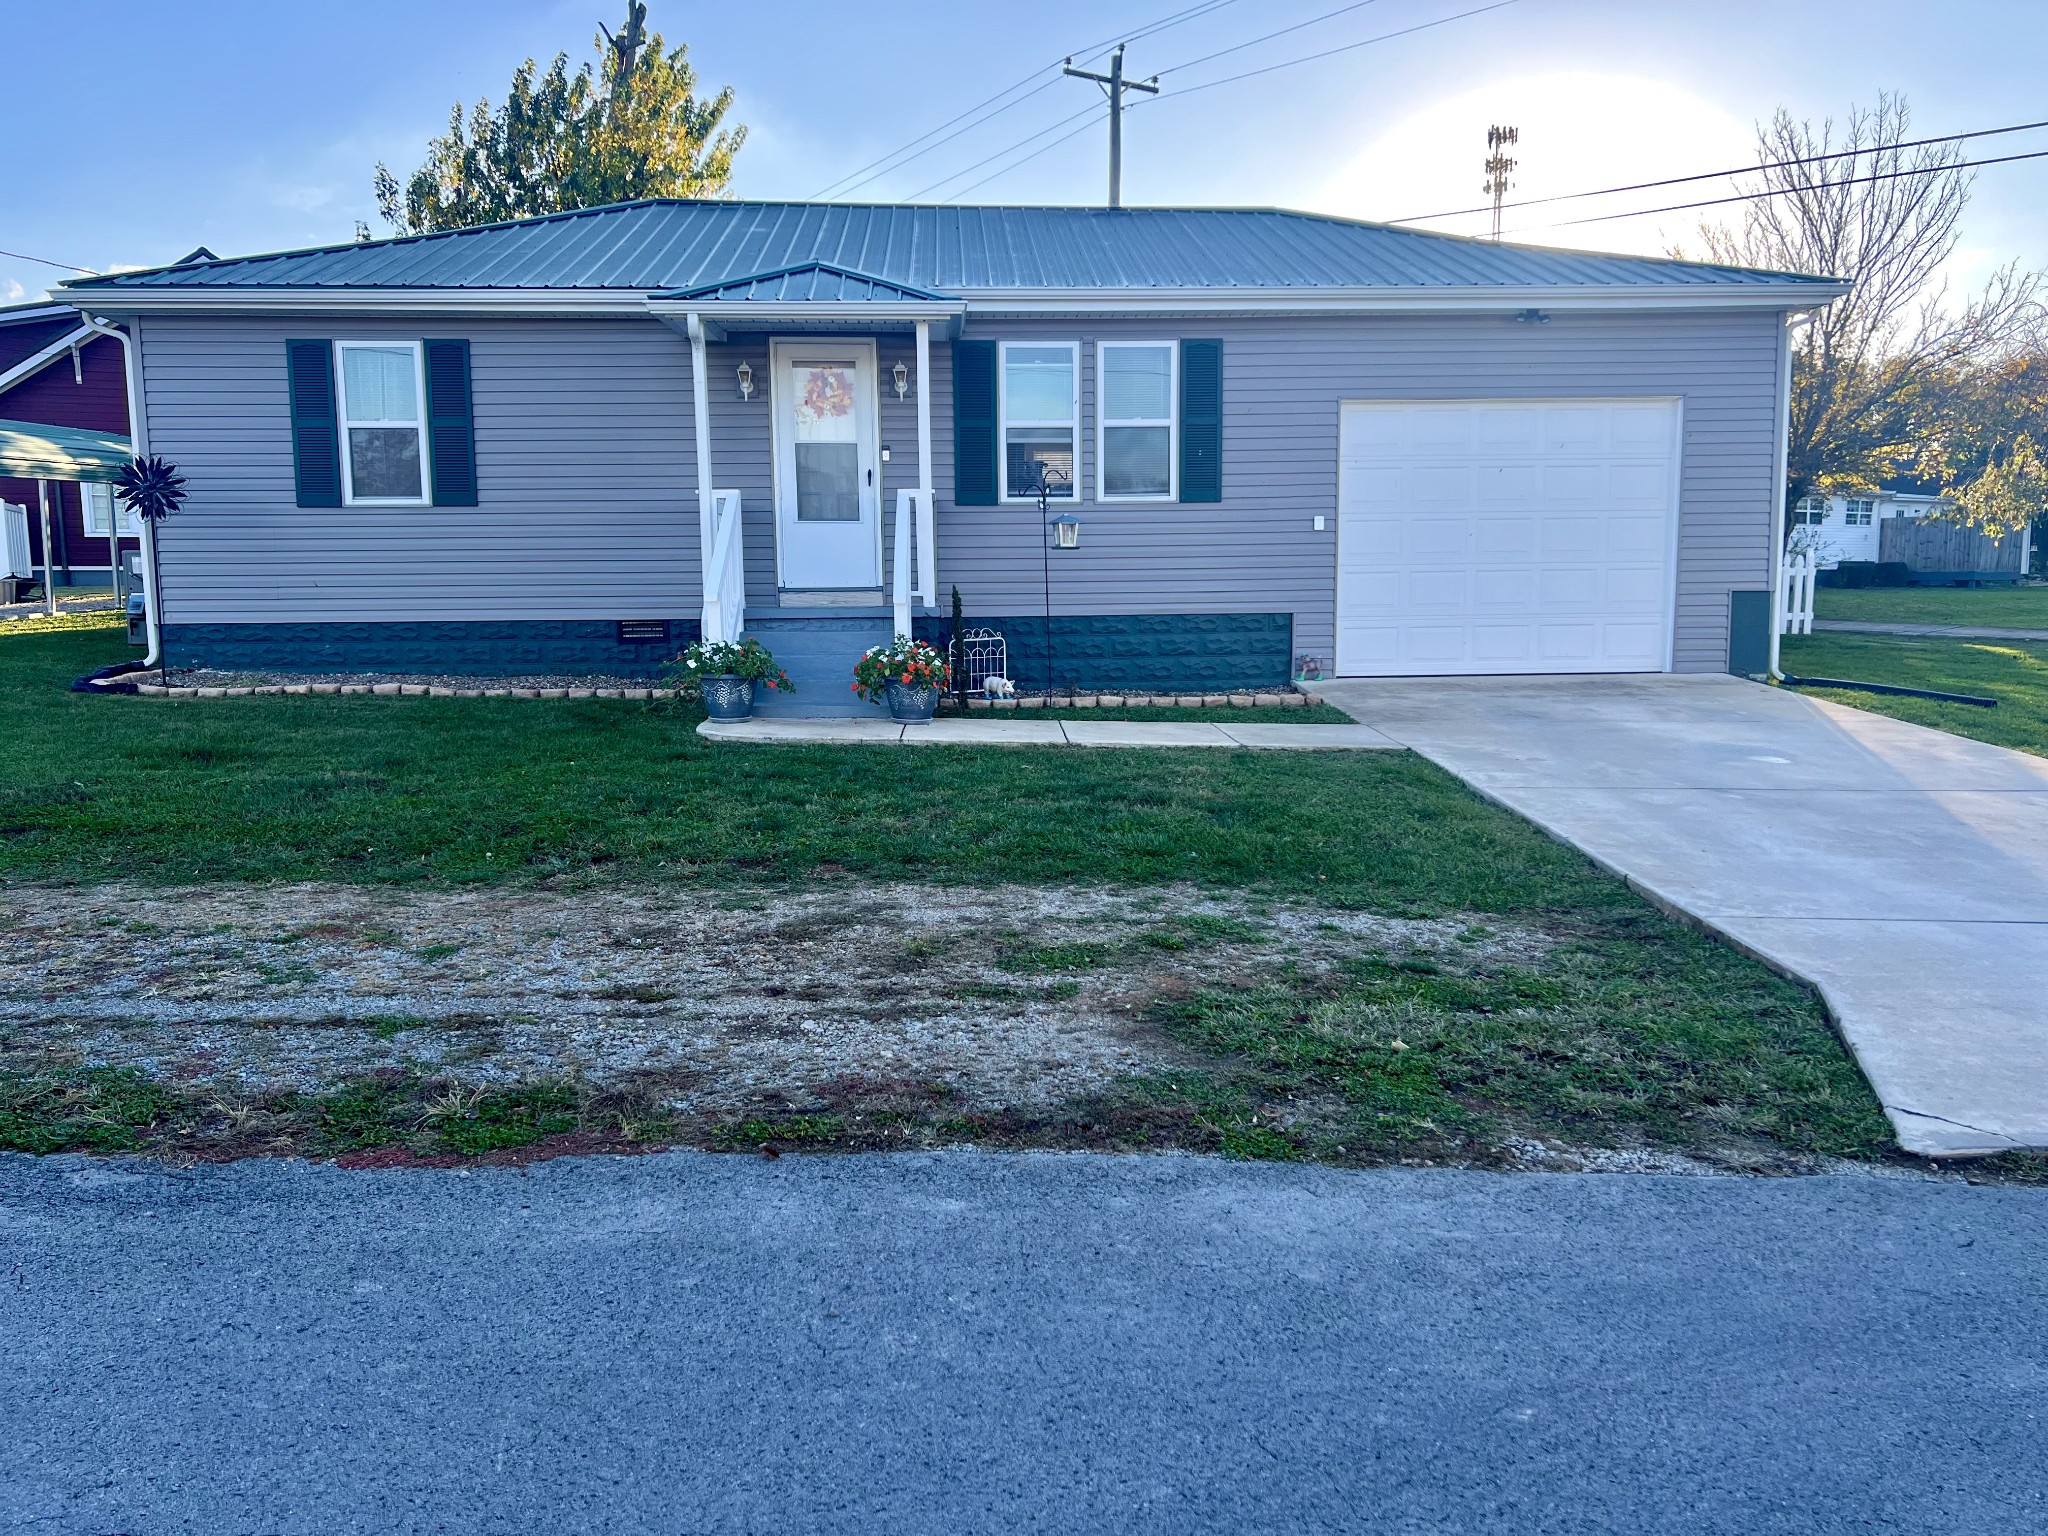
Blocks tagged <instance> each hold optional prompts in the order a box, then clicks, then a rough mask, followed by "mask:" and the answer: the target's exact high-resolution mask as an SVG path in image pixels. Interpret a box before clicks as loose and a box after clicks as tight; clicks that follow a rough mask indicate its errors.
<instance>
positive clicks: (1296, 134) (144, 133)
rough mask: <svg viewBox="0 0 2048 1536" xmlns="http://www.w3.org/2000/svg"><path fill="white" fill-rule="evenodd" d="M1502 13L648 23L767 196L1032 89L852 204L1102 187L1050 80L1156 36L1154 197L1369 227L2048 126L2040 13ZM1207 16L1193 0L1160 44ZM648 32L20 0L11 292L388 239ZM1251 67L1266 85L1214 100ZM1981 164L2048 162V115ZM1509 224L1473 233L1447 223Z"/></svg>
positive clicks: (1550, 214) (1426, 10) (372, 10)
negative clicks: (1769, 160) (100, 275)
mask: <svg viewBox="0 0 2048 1536" xmlns="http://www.w3.org/2000/svg"><path fill="white" fill-rule="evenodd" d="M1488 3H1489V0H1364V3H1362V4H1350V3H1347V0H1207V3H1206V4H1202V5H1197V4H1196V3H1195V0H1092V3H1090V0H1035V3H1032V4H1029V5H1017V4H1014V3H1013V4H1002V5H981V4H974V3H962V0H952V3H948V0H872V3H870V4H867V5H863V6H848V5H844V4H837V5H832V4H822V3H809V0H786V3H782V4H778V5H772V6H770V5H721V6H686V5H682V4H678V3H676V0H651V4H650V7H649V24H650V26H651V27H652V28H654V29H655V30H658V31H661V32H663V33H665V34H666V36H667V38H668V40H669V41H670V43H671V44H673V43H676V42H687V43H688V44H689V45H690V50H691V56H692V58H693V60H694V62H695V63H696V65H697V68H698V71H699V77H700V81H701V83H702V85H703V87H704V88H705V89H706V90H707V91H709V90H715V89H717V88H718V87H720V86H724V85H728V84H729V85H731V86H732V87H733V88H734V90H735V92H736V95H737V102H736V105H735V108H734V112H733V117H734V119H736V120H737V121H739V122H743V123H745V124H746V125H747V128H748V140H747V144H746V147H745V148H744V150H743V151H742V152H741V154H740V157H739V160H738V164H737V174H736V175H735V178H734V181H733V185H732V189H731V190H732V192H733V193H734V194H735V195H737V196H741V197H750V198H770V199H804V198H809V197H813V196H815V195H817V194H819V193H820V192H822V191H824V190H826V189H827V188H829V187H831V186H832V185H833V184H834V183H835V182H840V183H845V182H848V181H850V180H851V179H852V178H853V177H854V174H855V173H857V172H860V171H862V170H863V168H864V167H866V166H868V165H869V163H870V162H873V161H875V160H876V159H878V158H879V157H882V156H884V155H887V154H889V153H890V152H891V151H894V150H896V149H898V148H899V147H901V146H904V145H906V144H908V143H910V142H911V141H913V140H916V139H918V137H919V136H920V135H922V134H925V133H927V132H928V131H929V130H932V129H935V128H938V127H940V125H942V124H945V123H947V122H948V120H950V119H953V118H955V117H956V116H958V115H960V114H962V113H969V112H970V109H972V108H974V107H976V105H977V104H978V103H981V102H982V101H983V100H984V99H986V98H988V97H991V96H993V95H995V94H996V93H997V92H999V91H1002V90H1003V89H1004V88H1005V87H1009V86H1012V85H1019V84H1020V83H1021V84H1022V87H1023V89H1022V90H1020V91H1019V92H1018V93H1017V95H1016V96H1015V97H1013V98H1010V100H1011V105H1009V106H1008V107H1007V108H1006V110H1004V111H1002V112H1001V113H1000V114H998V115H996V116H994V117H992V118H990V119H988V120H987V121H984V122H979V123H976V122H973V121H972V120H971V113H970V121H969V122H967V123H965V124H962V125H960V126H959V127H957V128H954V129H948V130H947V131H946V132H945V133H944V134H942V135H940V136H939V137H938V138H937V139H936V140H934V141H933V142H932V147H930V148H929V149H928V150H927V151H926V152H924V153H922V154H920V155H918V156H917V157H916V158H915V159H913V160H910V161H909V162H908V163H905V164H901V165H898V166H895V167H893V168H885V169H884V172H883V174H881V175H879V176H877V177H876V178H874V179H873V180H870V181H867V182H865V183H864V184H862V185H859V186H857V187H854V188H852V189H851V191H850V192H849V193H848V194H847V195H850V196H852V197H855V198H858V199H860V200H876V201H897V200H907V199H918V200H932V201H939V200H946V199H949V198H951V199H954V200H957V201H963V202H992V203H1097V202H1100V201H1101V200H1102V199H1103V197H1104V192H1105V182H1106V163H1107V158H1108V157H1107V128H1106V113H1104V112H1103V110H1102V108H1101V107H1100V101H1101V93H1100V92H1099V90H1098V89H1097V88H1096V87H1095V86H1092V85H1090V84H1088V83H1086V82H1085V81H1079V80H1071V79H1065V78H1062V77H1061V76H1060V75H1059V72H1058V68H1057V65H1058V62H1059V61H1060V59H1061V58H1062V57H1063V56H1065V55H1068V54H1077V55H1080V56H1081V57H1082V58H1084V59H1085V58H1090V57H1093V58H1094V59H1095V61H1096V62H1095V64H1094V67H1097V68H1102V67H1106V66H1105V65H1104V64H1103V62H1102V49H1103V47H1104V45H1106V44H1108V43H1110V42H1113V41H1115V40H1116V39H1117V38H1118V37H1120V36H1134V35H1136V36H1135V40H1134V41H1133V42H1132V44H1131V48H1130V51H1129V54H1128V61H1127V71H1128V73H1130V74H1131V75H1133V76H1137V77H1144V76H1149V75H1152V74H1154V73H1158V74H1159V76H1160V83H1161V85H1162V87H1163V90H1162V92H1161V94H1160V95H1159V97H1158V98H1156V99H1147V98H1142V97H1140V98H1134V105H1133V106H1132V108H1131V110H1130V111H1129V112H1128V114H1127V115H1126V118H1125V165H1124V200H1125V202H1126V203H1130V204H1144V203H1150V204H1205V205H1216V204H1252V205H1265V206H1271V205H1279V206H1287V207H1295V208H1304V209H1311V210H1316V211H1320V212H1328V213H1335V214H1342V215H1346V216H1349V217H1356V218H1366V219H1408V218H1413V217H1415V216H1418V215H1425V214H1434V213H1439V212H1444V211H1448V210H1457V209H1465V208H1470V207H1473V206H1475V205H1477V204H1480V203H1482V202H1483V201H1484V199H1483V198H1482V196H1481V195H1480V184H1481V181H1482V179H1483V173H1482V170H1481V162H1482V161H1483V160H1484V159H1485V155H1486V131H1487V128H1488V126H1489V125H1491V124H1494V123H1505V124H1512V125H1514V126H1515V127H1516V128H1517V129H1518V131H1519V134H1520V140H1519V143H1518V144H1517V146H1516V148H1515V150H1514V152H1513V153H1514V154H1515V157H1516V159H1517V160H1518V162H1519V165H1518V167H1517V169H1516V171H1515V173H1514V176H1513V180H1514V183H1515V186H1514V190H1513V192H1512V193H1511V198H1539V197H1548V196H1554V195H1557V194H1561V193H1568V192H1580V191H1585V190H1590V189H1595V188H1603V187H1611V186H1616V185H1620V184H1624V183H1630V182H1639V181H1647V180H1654V179H1658V178H1660V177H1667V176H1682V175H1689V174H1694V173H1698V172H1708V171H1719V170H1724V169H1727V168H1729V167H1733V166H1737V165H1741V164H1743V163H1745V162H1748V161H1750V160H1752V159H1753V158H1754V148H1753V146H1754V137H1755V125H1756V124H1757V123H1758V122H1759V121H1760V120H1762V119H1765V118H1768V117H1769V116H1770V115H1771V114H1772V113H1773V112H1775V111H1776V110H1777V109H1778V108H1780V107H1781V106H1782V107H1785V108H1788V109H1789V110H1790V111H1791V112H1792V113H1793V114H1794V115H1795V116H1797V117H1801V118H1810V119H1814V120H1819V119H1822V118H1827V117H1834V118H1836V119H1837V120H1839V119H1840V118H1842V117H1843V116H1844V115H1845V114H1846V113H1847V112H1848V111H1849V109H1850V108H1851V107H1853V106H1856V105H1869V104H1870V103H1872V102H1874V101H1875V100H1876V98H1877V96H1878V93H1879V92H1881V91H1892V92H1902V93H1904V94H1905V95H1906V96H1907V98H1908V99H1909V100H1910V102H1911V104H1912V107H1913V111H1914V119H1915V124H1916V127H1917V128H1919V129H1920V130H1921V131H1923V132H1925V133H1927V134H1940V133H1955V132H1962V131H1966V130H1973V129H1982V128H1992V127H2001V126H2004V125H2007V124H2014V123H2024V122H2029V121H2033V120H2036V119H2041V118H2048V90H2044V89H2043V88H2042V86H2041V85H2040V79H2041V72H2040V69H2039V60H2041V59H2042V58H2044V57H2048V5H2044V4H2041V3H2039V0H1945V3H1944V4H1942V5H1939V6H1930V5H1927V4H1926V3H1925V0H1714V3H1712V4H1704V3H1699V0H1690V3H1685V0H1509V3H1506V4H1503V5H1498V6H1497V7H1496V8H1493V9H1488V10H1484V11H1481V12H1479V13H1478V14H1468V13H1471V12H1474V11H1478V10H1479V8H1480V7H1481V6H1484V5H1487V4H1488ZM1190 9H1193V10H1196V11H1198V12H1200V14H1196V15H1193V16H1184V17H1183V18H1182V19H1180V20H1177V21H1173V22H1172V23H1171V24H1169V25H1165V26H1163V27H1157V29H1156V30H1151V29H1153V28H1154V27H1155V26H1156V24H1157V23H1160V22H1161V21H1162V20H1165V19H1167V18H1172V17H1175V16H1177V15H1180V14H1181V13H1184V12H1187V11H1189V10H1190ZM623 11H624V4H623V0H426V3H424V4H423V3H421V0H405V3H401V0H350V3H348V4H336V3H332V0H300V3H298V4H294V5H289V6H280V5H276V4H274V3H266V4H261V5H259V4H255V3H251V0H210V3H209V4H207V5H205V6H203V7H190V6H165V5H162V4H160V3H149V4H137V3H128V0H101V3H98V4H96V5H94V6H92V7H90V8H88V9H84V10H81V9H80V8H79V7H78V6H77V4H76V3H75V0H69V3H63V4H58V3H51V0H4V3H0V59H7V60H13V61H17V62H19V61H23V60H35V61H39V62H38V63H37V64H36V66H35V67H33V68H15V69H11V70H8V71H6V72H5V75H4V78H5V79H6V81H7V90H6V93H5V100H6V104H7V113H6V116H7V122H8V131H7V136H6V160H5V170H4V172H0V251H5V252H8V253H11V254H6V255H0V303H5V302H21V301H23V300H29V299H34V298H36V297H38V296H39V295H41V294H42V293H43V292H44V291H45V290H46V288H47V286H48V285H49V284H51V283H53V282H56V281H59V280H61V279H62V278H63V277H64V276H66V275H67V274H66V272H65V271H63V270H62V269H60V268H58V267H53V266H50V265H45V264H41V263H39V262H37V261H34V260H30V259H27V258H31V257H39V258H43V260H44V261H45V262H60V263H70V264H75V265H78V266H82V267H88V268H91V269H93V270H96V271H112V270H117V269H119V268H122V267H132V266H147V265H155V264H158V263H163V262H168V261H174V260H176V259H178V258H179V257H181V256H183V255H184V254H185V253H186V252H187V251H189V250H191V249H192V248H193V247H194V246H197V245H205V246H207V247H208V248H210V249H211V250H213V251H215V252H216V253H218V254H220V255H237V254H246V253H251V252H256V251H267V250H280V249H289V248H294V247H299V246H306V245H317V244H323V243H329V242H334V241H345V240H347V239H349V238H350V237H351V235H352V234H353V231H354V228H355V223H356V221H357V220H359V219H360V220H362V221H364V222H366V223H368V224H370V225H371V226H372V228H373V229H376V230H377V231H378V232H379V233H384V232H385V230H384V227H383V226H382V224H381V222H380V221H379V219H378V215H377V209H376V202H375V198H374V196H373V195H372V192H371V175H372V173H373V171H374V169H375V167H376V165H377V163H378V162H379V161H380V160H381V161H384V162H386V163H388V164H389V165H390V166H391V167H392V169H393V170H394V171H396V172H398V173H399V175H400V177H401V179H402V178H403V176H404V174H405V173H406V172H407V171H409V170H410V169H412V168H413V167H414V166H416V165H417V164H418V163H419V162H420V160H421V159H422V158H423V155H424V152H425V148H426V143H427V140H428V139H429V138H430V137H431V136H432V135H434V134H435V133H437V132H439V131H441V130H442V129H443V128H444V127H445V126H446V123H447V119H448V112H449V108H450V106H451V105H453V104H454V103H455V102H456V101H458V100H460V101H462V102H465V103H467V102H472V101H474V100H475V99H476V98H477V97H478V96H479V95H487V96H489V97H491V98H492V99H494V100H496V99H501V98H502V96H503V93H504V88H505V84H506V82H507V80H508V79H509V78H510V76H511V73H512V71H513V69H514V68H515V67H516V66H517V65H518V64H519V63H520V62H521V61H522V60H523V59H525V58H527V57H534V58H537V59H539V60H540V61H541V62H542V64H543V65H545V63H546V61H547V60H548V59H550V58H552V57H553V55H554V54H555V53H557V52H559V51H567V52H568V53H569V55H570V57H571V59H572V61H573V60H580V59H583V58H586V57H589V56H590V55H591V51H592V47H591V44H592V38H593V37H594V35H595V32H596V24H597V23H598V22H599V21H604V22H607V23H608V24H611V25H614V26H616V25H617V22H618V20H619V17H620V15H621V14H623ZM1338 11H1341V12H1342V13H1341V14H1336V15H1330V14H1329V13H1332V12H1338ZM1320 17H1327V19H1324V20H1317V19H1316V18H1320ZM1303 23H1307V24H1306V25H1302V24H1303ZM1282 29H1290V30H1286V31H1285V33H1284V35H1281V36H1277V37H1270V38H1267V40H1265V41H1263V42H1259V41H1255V40H1257V39H1259V38H1261V37H1263V36H1265V35H1266V34H1269V33H1274V32H1278V31H1281V30H1282ZM1137 34H1143V35H1137ZM1374 39H1377V40H1376V41H1375V40H1374ZM1246 43H1251V44H1252V46H1249V47H1245V46H1241V45H1244V44H1246ZM1353 44H1358V45H1361V46H1347V45H1353ZM1340 48H1341V49H1343V50H1344V51H1342V52H1336V53H1331V54H1329V56H1327V57H1323V58H1320V59H1317V60H1314V61H1312V62H1308V63H1301V64H1295V63H1292V62H1291V61H1294V60H1298V59H1301V58H1302V57H1303V56H1305V55H1310V54H1319V53H1324V52H1325V51H1326V50H1332V49H1340ZM1224 50H1229V51H1227V52H1223V51H1224ZM1219 52H1222V56H1221V57H1214V58H1206V59H1205V56H1207V55H1212V54H1217V53H1219ZM1275 65H1278V66H1284V67H1279V68H1271V69H1269V68H1268V67H1269V66H1275ZM1254 70H1264V71H1266V72H1264V73H1259V74H1253V75H1251V76H1250V77H1249V78H1244V79H1238V80H1233V81H1228V82H1227V83H1219V84H1213V85H1212V84H1211V83H1210V82H1212V81H1223V80H1224V77H1227V76H1234V75H1241V74H1246V73H1247V72H1249V71H1254ZM1034 71H1035V73H1034ZM1034 88H1035V89H1034ZM1027 93H1028V94H1027ZM1019 98H1021V99H1019ZM1091 106H1092V107H1093V108H1094V112H1093V115H1088V116H1080V115H1079V114H1083V113H1084V112H1085V111H1086V110H1087V109H1089V108H1091ZM1070 118H1072V119H1074V121H1072V122H1067V120H1068V119H1070ZM1060 125H1064V126H1060ZM1067 134H1071V135H1072V136H1071V137H1063V135H1067ZM1033 135H1038V137H1032V136H1033ZM1971 148H1972V150H1973V153H1974V154H1976V155H1984V154H2013V153H2020V152H2024V151H2028V150H2048V130H2039V131H2036V132H2033V133H2029V134H2015V135H2010V136H2006V137H2001V138H1994V139H1988V140H1978V141H1975V144H1974V145H1973V146H1971ZM1036 150H1043V152H1042V153H1035V154H1034V153H1033V151H1036ZM1027 157H1028V158H1027ZM1978 177H1979V179H1978V181H1977V186H1976V193H1975V197H1974V200H1973V202H1972V205H1971V207H1970V211H1969V213H1968V215H1967V219H1966V222H1965V226H1964V243H1963V246H1962V248H1961V249H1960V250H1959V251H1958V253H1957V256H1956V258H1955V260H1954V261H1953V262H1952V263H1951V264H1950V270H1949V272H1948V274H1947V276H1948V278H1949V280H1950V281H1951V282H1952V284H1954V285H1955V286H1957V287H1958V288H1959V289H1965V290H1966V289H1967V288H1968V287H1970V286H1971V285H1972V284H1973V283H1975V282H1976V281H1978V280H1980V279H1981V277H1982V276H1983V275H1984V274H1985V273H1986V272H1988V271H1989V270H1990V269H1992V268H1994V267H1996V266H1999V265H2001V264H2003V263H2005V262H2007V261H2012V260H2018V261H2019V262H2021V263H2022V264H2023V265H2025V266H2028V267H2042V266H2048V159H2043V160H2037V161H2029V162H2022V163H2018V164H2010V165H2002V166H1992V167H1987V168H1985V169H1984V170H1983V171H1981V172H1980V173H1978ZM1725 186H1726V184H1725V183H1718V182H1717V183H1707V184H1703V185H1702V186H1701V187H1697V188H1691V187H1688V188H1678V189H1673V191H1671V192H1666V193H1638V194H1634V195H1633V196H1630V197H1622V198H1609V199H1603V200H1594V201H1586V202H1574V203H1567V204H1563V205H1552V206H1550V207H1545V208H1537V209H1528V210H1519V211H1511V212H1510V213H1509V214H1508V215H1507V229H1508V231H1509V233H1510V235H1511V236H1512V237H1514V238H1520V239H1527V240H1531V241H1534V242H1537V243H1543V244H1553V245H1567V246H1574V247H1579V248H1586V249H1607V250H1629V251H1645V252H1662V251H1665V250H1668V249H1669V248H1670V247H1671V246H1672V245H1673V244H1674V243H1685V242H1686V241H1688V240H1689V239H1692V240H1694V241H1695V243H1696V235H1695V231H1696V228H1697V221H1698V220H1699V219H1700V218H1701V217H1702V216H1703V215H1702V214H1701V213H1698V212H1689V213H1681V214H1668V215H1662V216H1658V217H1639V218H1628V219H1621V220H1612V221H1605V222H1599V223H1590V224H1571V225H1567V224H1565V223H1563V222H1562V221H1563V220H1565V219H1568V218H1570V219H1582V218H1585V217H1587V216H1589V215H1592V214H1604V213H1610V212H1621V211H1625V210H1629V209H1642V208H1653V207H1656V206H1659V205H1660V204H1663V203H1669V202H1679V201H1688V200H1691V199H1693V198H1697V197H1702V196H1711V195H1715V194H1716V193H1719V192H1722V191H1723V190H1724V189H1725ZM1716 212H1725V210H1707V214H1708V215H1712V214H1714V213H1716ZM1487 225H1488V220H1487V219H1486V217H1485V216H1484V215H1477V216H1472V215H1466V216H1460V217H1454V218H1447V219H1435V220H1431V221H1429V222H1428V223H1427V225H1426V227H1431V228H1440V229H1446V230H1451V231H1454V232H1458V233H1470V234H1479V233H1483V232H1485V230H1486V228H1487Z"/></svg>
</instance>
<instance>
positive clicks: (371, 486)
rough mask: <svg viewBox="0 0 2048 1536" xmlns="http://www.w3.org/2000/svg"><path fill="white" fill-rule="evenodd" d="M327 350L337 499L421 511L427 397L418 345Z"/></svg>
mask: <svg viewBox="0 0 2048 1536" xmlns="http://www.w3.org/2000/svg"><path fill="white" fill-rule="evenodd" d="M334 351H335V361H336V368H337V371H338V372H339V373H340V375H341V388H340V400H341V446H342V453H341V477H342V491H343V497H342V499H343V500H344V501H345V502H347V503H348V504H349V505H351V506H364V505H370V506H376V505H380V504H381V505H385V506H424V505H425V504H426V500H427V494H426V477H425V465H426V457H427V456H426V441H427V432H426V422H425V420H424V419H423V417H422V414H421V411H422V402H423V401H424V400H425V399H426V393H427V391H426V383H425V380H424V379H423V377H422V371H423V369H422V363H421V358H420V345H419V343H418V342H416V341H343V342H337V343H336V344H335V349H334Z"/></svg>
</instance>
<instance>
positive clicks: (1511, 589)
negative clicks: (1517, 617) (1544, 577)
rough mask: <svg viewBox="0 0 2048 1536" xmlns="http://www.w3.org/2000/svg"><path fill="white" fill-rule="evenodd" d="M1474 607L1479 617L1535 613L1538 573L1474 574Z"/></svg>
mask: <svg viewBox="0 0 2048 1536" xmlns="http://www.w3.org/2000/svg"><path fill="white" fill-rule="evenodd" d="M1472 606H1473V608H1474V609H1475V610H1477V611H1478V612H1480V613H1491V614H1509V613H1534V612H1535V611H1536V573H1535V572H1534V571H1532V570H1527V569H1524V570H1515V571H1504V570H1487V569H1483V568H1482V569H1480V570H1476V571H1474V572H1473V573H1472Z"/></svg>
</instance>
